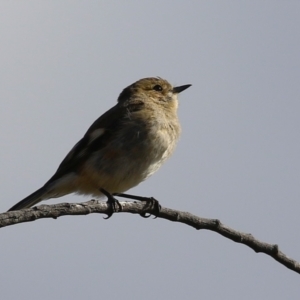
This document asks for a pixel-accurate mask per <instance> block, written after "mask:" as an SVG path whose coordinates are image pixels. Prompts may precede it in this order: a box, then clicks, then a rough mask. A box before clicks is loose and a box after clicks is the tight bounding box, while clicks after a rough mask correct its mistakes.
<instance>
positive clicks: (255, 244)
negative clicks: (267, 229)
mask: <svg viewBox="0 0 300 300" xmlns="http://www.w3.org/2000/svg"><path fill="white" fill-rule="evenodd" d="M120 205H121V207H122V210H121V211H120V210H119V209H118V211H116V212H115V213H120V212H122V213H132V214H142V213H149V214H151V213H153V208H151V207H149V204H147V203H144V202H135V201H134V202H121V201H120ZM111 209H112V208H111V206H110V205H109V204H108V203H107V202H104V201H97V200H90V201H88V202H83V203H61V204H54V205H40V206H36V207H33V208H28V209H23V210H18V211H11V212H6V213H2V214H0V227H6V226H10V225H14V224H19V223H23V222H31V221H35V220H37V219H43V218H53V219H57V218H58V217H61V216H73V215H88V214H92V213H98V214H110V213H111ZM158 218H162V219H166V220H169V221H173V222H180V223H183V224H186V225H189V226H191V227H194V228H195V229H197V230H200V229H207V230H211V231H215V232H217V233H219V234H221V235H223V236H224V237H226V238H228V239H231V240H232V241H234V242H236V243H241V244H244V245H246V246H248V247H250V248H251V249H253V250H254V251H255V252H256V253H259V252H261V253H265V254H267V255H269V256H271V257H272V258H274V259H275V260H277V261H278V262H279V263H281V264H282V265H284V266H286V267H287V268H289V269H291V270H293V271H295V272H297V273H299V274H300V264H299V262H297V261H296V260H293V259H291V258H289V257H287V255H285V254H284V253H283V252H281V251H280V250H279V247H278V245H276V244H268V243H265V242H262V241H259V240H258V239H256V238H254V237H253V236H252V235H251V234H249V233H243V232H240V231H237V230H234V229H232V228H230V227H228V226H226V225H224V224H222V223H221V222H220V221H219V220H217V219H206V218H200V217H198V216H195V215H193V214H191V213H188V212H181V211H177V210H174V209H170V208H166V207H162V208H161V211H160V212H159V215H158Z"/></svg>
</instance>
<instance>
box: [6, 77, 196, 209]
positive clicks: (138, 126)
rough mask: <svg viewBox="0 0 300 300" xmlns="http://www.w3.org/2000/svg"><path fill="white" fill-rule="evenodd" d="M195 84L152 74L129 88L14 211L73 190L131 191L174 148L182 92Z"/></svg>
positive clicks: (99, 193) (98, 194) (109, 193)
mask: <svg viewBox="0 0 300 300" xmlns="http://www.w3.org/2000/svg"><path fill="white" fill-rule="evenodd" d="M190 86H191V85H190V84H187V85H182V86H178V87H172V85H171V84H170V83H169V82H168V81H166V80H164V79H162V78H160V77H157V78H156V77H151V78H144V79H140V80H138V81H137V82H135V83H133V84H131V85H129V86H128V87H126V88H125V89H124V90H123V91H122V92H121V94H120V95H119V98H118V102H117V104H116V105H115V106H113V107H112V108H111V109H109V110H108V111H107V112H105V113H104V114H103V115H102V116H100V117H99V118H98V119H97V120H96V121H95V122H94V123H93V124H92V125H91V126H90V128H89V129H88V131H87V132H86V134H85V135H84V136H83V138H82V139H81V140H80V141H79V142H78V143H77V144H76V145H75V146H74V147H73V148H72V149H71V151H70V152H69V153H68V155H67V156H66V157H65V158H64V160H63V161H62V162H61V164H60V165H59V167H58V169H57V171H56V173H55V174H54V175H53V176H52V177H51V178H50V179H49V180H48V181H47V182H46V183H45V185H44V186H42V187H41V188H40V189H38V190H37V191H35V192H34V193H32V194H31V195H29V196H27V197H26V198H24V199H23V200H21V201H20V202H18V203H17V204H15V205H14V206H13V207H12V208H10V209H9V211H13V210H19V209H23V208H28V207H31V206H33V205H35V204H37V203H38V202H40V201H42V200H47V199H50V198H58V197H62V196H64V195H67V194H70V193H77V194H83V195H91V196H94V197H97V198H98V197H102V196H107V197H108V199H109V200H111V199H113V197H112V195H118V194H120V195H124V196H126V194H122V193H123V192H125V191H127V190H129V189H130V188H132V187H134V186H136V185H138V184H139V183H140V182H142V181H144V180H145V179H147V178H148V177H149V176H151V175H152V174H153V173H154V172H156V171H157V170H158V169H159V168H160V167H161V165H162V164H163V163H164V162H165V160H166V159H167V158H169V157H170V156H171V154H172V153H173V151H174V149H175V146H176V143H177V141H178V139H179V135H180V123H179V120H178V117H177V108H178V100H177V95H178V94H179V93H180V92H182V91H184V90H185V89H187V88H188V87H190ZM133 197H134V196H133ZM136 197H138V196H136ZM127 198H128V197H127ZM129 198H130V197H129ZM141 198H143V197H141ZM152 199H153V198H152Z"/></svg>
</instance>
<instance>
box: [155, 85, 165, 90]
mask: <svg viewBox="0 0 300 300" xmlns="http://www.w3.org/2000/svg"><path fill="white" fill-rule="evenodd" d="M153 89H154V90H155V91H162V89H163V88H162V87H161V85H159V84H157V85H155V86H154V87H153Z"/></svg>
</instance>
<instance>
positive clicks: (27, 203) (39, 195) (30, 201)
mask: <svg viewBox="0 0 300 300" xmlns="http://www.w3.org/2000/svg"><path fill="white" fill-rule="evenodd" d="M47 190H48V189H47V188H46V187H45V186H43V187H41V188H40V189H38V190H37V191H35V192H34V193H32V194H30V195H29V196H27V197H26V198H24V199H23V200H21V201H20V202H18V203H17V204H15V205H14V206H13V207H12V208H10V209H9V210H8V211H12V210H19V209H23V208H28V207H31V206H33V205H35V204H37V203H38V202H40V201H42V200H44V199H45V197H43V196H45V194H46V193H47Z"/></svg>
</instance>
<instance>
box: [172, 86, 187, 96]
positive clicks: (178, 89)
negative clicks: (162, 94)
mask: <svg viewBox="0 0 300 300" xmlns="http://www.w3.org/2000/svg"><path fill="white" fill-rule="evenodd" d="M190 86H191V84H186V85H182V86H176V87H174V88H173V93H174V94H179V93H181V92H182V91H184V90H186V89H187V88H189V87H190Z"/></svg>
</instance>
